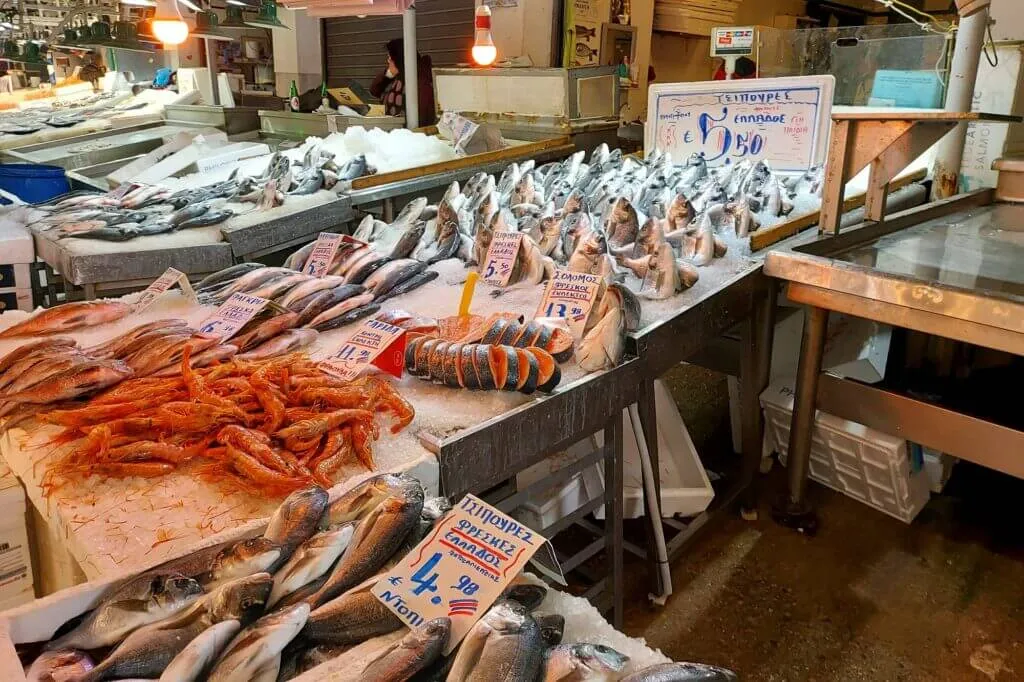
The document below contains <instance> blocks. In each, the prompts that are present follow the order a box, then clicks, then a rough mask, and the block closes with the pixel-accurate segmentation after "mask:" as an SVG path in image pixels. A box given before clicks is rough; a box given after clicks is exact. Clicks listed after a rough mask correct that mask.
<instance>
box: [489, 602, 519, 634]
mask: <svg viewBox="0 0 1024 682" xmlns="http://www.w3.org/2000/svg"><path fill="white" fill-rule="evenodd" d="M529 615H530V614H529V612H528V611H527V609H526V607H525V606H523V605H522V604H519V603H518V602H514V601H510V600H507V599H506V600H500V601H498V602H497V603H496V604H495V605H494V606H492V607H491V610H490V611H488V612H487V613H486V614H485V615H484V617H483V618H482V619H481V620H483V621H485V622H486V624H487V626H488V627H490V628H491V629H492V630H494V631H496V632H498V633H499V634H511V633H515V632H519V630H520V629H521V628H522V627H523V623H525V622H526V619H527V618H528V617H529Z"/></svg>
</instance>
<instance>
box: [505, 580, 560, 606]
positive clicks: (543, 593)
mask: <svg viewBox="0 0 1024 682" xmlns="http://www.w3.org/2000/svg"><path fill="white" fill-rule="evenodd" d="M547 596H548V589H547V588H546V587H545V586H543V585H535V584H534V583H526V582H523V583H513V584H512V585H509V586H508V587H507V588H505V591H504V592H502V593H501V598H502V599H506V600H509V601H513V602H515V603H517V604H520V605H522V606H523V607H524V608H526V610H527V611H533V610H534V609H536V608H537V607H538V606H540V604H541V602H542V601H544V598H545V597H547Z"/></svg>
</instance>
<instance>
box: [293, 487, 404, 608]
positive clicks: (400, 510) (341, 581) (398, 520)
mask: <svg viewBox="0 0 1024 682" xmlns="http://www.w3.org/2000/svg"><path fill="white" fill-rule="evenodd" d="M422 510H423V486H422V485H420V483H419V481H417V480H416V479H414V478H412V477H410V476H400V477H396V479H395V481H394V486H393V488H392V492H391V494H389V495H387V496H386V497H384V498H383V499H382V500H380V502H379V503H378V504H377V505H376V506H375V507H374V508H373V509H372V510H371V511H370V512H369V513H368V514H367V515H366V517H365V518H362V519H361V520H360V521H359V526H358V527H357V529H356V531H355V536H354V537H353V538H352V542H351V544H350V545H349V547H348V549H346V550H345V554H344V555H343V556H342V557H341V559H340V560H339V561H338V563H337V565H336V566H335V567H334V569H333V570H332V571H331V576H330V577H329V578H328V579H327V582H326V583H324V586H323V587H322V588H320V590H319V591H318V592H317V593H316V594H315V595H313V596H312V597H311V598H310V602H311V603H312V604H313V605H315V606H319V605H321V604H323V603H324V602H326V601H327V600H329V599H331V598H332V597H335V596H337V595H339V594H341V593H342V592H344V591H345V590H347V589H349V588H351V587H353V586H355V585H358V584H359V583H361V582H362V581H364V580H366V579H367V578H369V577H370V576H372V575H373V574H374V573H376V572H377V571H378V570H379V569H380V567H381V566H382V565H383V564H384V562H385V561H387V560H388V559H389V558H391V556H392V555H393V554H394V553H395V550H396V549H398V547H399V545H401V544H402V541H403V540H404V539H405V537H406V536H407V535H408V534H409V532H410V531H411V530H412V529H413V527H415V526H416V524H417V522H418V520H419V516H420V512H421V511H422Z"/></svg>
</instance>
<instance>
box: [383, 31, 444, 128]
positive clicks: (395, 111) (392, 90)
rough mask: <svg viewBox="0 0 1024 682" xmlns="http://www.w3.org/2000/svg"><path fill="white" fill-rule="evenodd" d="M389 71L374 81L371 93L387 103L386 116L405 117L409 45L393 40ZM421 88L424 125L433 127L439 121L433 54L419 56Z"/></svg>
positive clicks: (419, 97) (388, 46)
mask: <svg viewBox="0 0 1024 682" xmlns="http://www.w3.org/2000/svg"><path fill="white" fill-rule="evenodd" d="M387 51H388V55H387V59H386V61H385V62H384V63H385V66H386V68H385V70H384V72H383V73H381V74H378V75H377V77H376V78H374V79H373V83H372V84H371V85H370V93H371V94H372V95H373V96H374V97H379V98H380V100H381V102H382V103H383V104H384V113H386V114H387V115H388V116H405V108H406V106H407V103H406V101H405V68H404V66H405V43H404V42H403V41H402V39H401V38H396V39H395V40H389V41H388V44H387ZM416 61H417V65H416V66H417V74H416V76H417V78H416V83H417V85H418V88H417V90H418V94H417V98H418V99H419V103H418V111H419V115H420V117H419V118H420V125H421V126H431V125H434V124H435V123H436V122H437V114H436V112H435V109H434V79H433V76H432V74H431V69H432V68H433V63H432V61H431V59H430V56H429V55H421V54H419V53H417V54H416Z"/></svg>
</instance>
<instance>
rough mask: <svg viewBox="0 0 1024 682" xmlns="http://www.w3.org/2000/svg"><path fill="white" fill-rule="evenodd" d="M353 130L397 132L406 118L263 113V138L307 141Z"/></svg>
mask: <svg viewBox="0 0 1024 682" xmlns="http://www.w3.org/2000/svg"><path fill="white" fill-rule="evenodd" d="M352 127H360V128H368V129H370V128H377V129H379V130H396V129H398V128H404V127H405V119H404V118H401V117H398V116H345V115H343V114H304V113H301V112H296V111H270V110H266V109H260V110H259V131H260V136H261V137H276V138H283V139H288V140H305V139H306V138H307V137H311V136H313V137H327V136H328V135H330V134H331V133H343V132H345V131H346V130H348V129H349V128H352Z"/></svg>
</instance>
